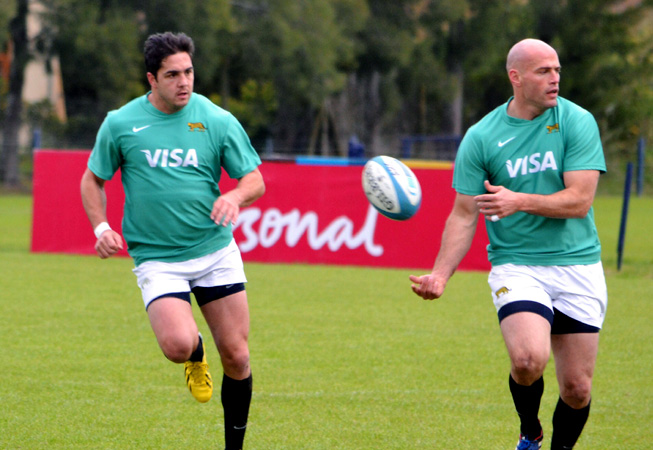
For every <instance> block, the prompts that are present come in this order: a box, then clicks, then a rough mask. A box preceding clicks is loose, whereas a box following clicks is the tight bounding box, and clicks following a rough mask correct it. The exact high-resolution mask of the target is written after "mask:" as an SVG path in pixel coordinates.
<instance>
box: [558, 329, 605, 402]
mask: <svg viewBox="0 0 653 450" xmlns="http://www.w3.org/2000/svg"><path fill="white" fill-rule="evenodd" d="M551 346H552V348H553V356H554V358H555V365H556V375H557V377H558V384H559V385H560V390H561V392H564V391H565V390H573V389H577V388H578V387H579V386H581V388H582V389H586V390H588V389H589V388H590V387H591V380H592V377H593V376H594V367H595V365H596V356H597V354H598V349H599V333H571V334H554V335H552V336H551Z"/></svg>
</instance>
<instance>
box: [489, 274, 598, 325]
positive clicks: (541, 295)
mask: <svg viewBox="0 0 653 450" xmlns="http://www.w3.org/2000/svg"><path fill="white" fill-rule="evenodd" d="M488 284H489V285H490V289H491V290H492V299H493V300H494V306H495V307H496V309H497V312H499V315H500V316H501V313H500V310H501V308H503V307H505V306H506V305H509V304H510V303H513V302H519V301H531V302H537V303H539V304H541V305H543V306H545V307H546V308H548V309H549V310H550V311H551V313H553V308H555V309H557V310H558V311H560V312H561V313H563V314H565V315H567V316H569V317H571V318H572V319H575V320H577V321H579V322H582V323H584V324H586V325H590V326H592V327H596V328H601V326H602V325H603V320H604V319H605V311H606V308H607V306H608V291H607V287H606V284H605V275H604V274H603V265H602V264H601V263H600V262H598V263H596V264H589V265H574V266H523V265H516V264H502V265H500V266H495V267H493V268H492V270H491V271H490V275H489V277H488Z"/></svg>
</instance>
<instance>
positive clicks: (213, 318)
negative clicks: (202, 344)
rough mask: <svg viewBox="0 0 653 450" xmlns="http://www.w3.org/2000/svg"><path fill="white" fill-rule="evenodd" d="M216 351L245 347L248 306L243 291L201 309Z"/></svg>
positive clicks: (247, 330) (247, 333)
mask: <svg viewBox="0 0 653 450" xmlns="http://www.w3.org/2000/svg"><path fill="white" fill-rule="evenodd" d="M201 310H202V314H203V315H204V319H205V320H206V323H207V324H208V326H209V328H210V329H211V334H212V335H213V339H214V341H215V342H216V345H217V346H218V350H221V349H228V348H233V347H234V346H235V347H238V346H242V345H245V346H246V345H247V339H248V336H249V306H248V304H247V291H245V290H243V291H240V292H236V293H235V294H231V295H228V296H226V297H223V298H220V299H218V300H215V301H212V302H209V303H206V304H205V305H203V306H202V307H201Z"/></svg>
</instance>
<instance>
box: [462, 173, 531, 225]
mask: <svg viewBox="0 0 653 450" xmlns="http://www.w3.org/2000/svg"><path fill="white" fill-rule="evenodd" d="M484 184H485V190H486V191H488V193H487V194H482V195H477V196H476V197H474V201H475V202H476V205H477V206H478V209H479V211H480V212H481V214H483V215H485V217H486V218H488V219H490V218H491V217H494V216H496V218H495V219H491V220H493V221H496V220H499V219H503V218H504V217H508V216H509V215H511V214H514V213H516V212H517V211H519V208H520V207H519V201H520V196H521V194H519V193H518V192H513V191H511V190H510V189H506V188H505V187H503V186H494V185H492V184H490V182H489V181H487V180H485V183H484Z"/></svg>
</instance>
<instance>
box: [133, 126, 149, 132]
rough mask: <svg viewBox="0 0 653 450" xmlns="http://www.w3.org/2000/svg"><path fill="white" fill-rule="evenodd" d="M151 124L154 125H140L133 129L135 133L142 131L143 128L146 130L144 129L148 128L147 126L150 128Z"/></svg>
mask: <svg viewBox="0 0 653 450" xmlns="http://www.w3.org/2000/svg"><path fill="white" fill-rule="evenodd" d="M151 126H152V125H145V126H144V127H139V128H136V127H134V128H132V131H133V132H134V133H138V132H139V131H142V130H144V129H146V128H150V127H151Z"/></svg>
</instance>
